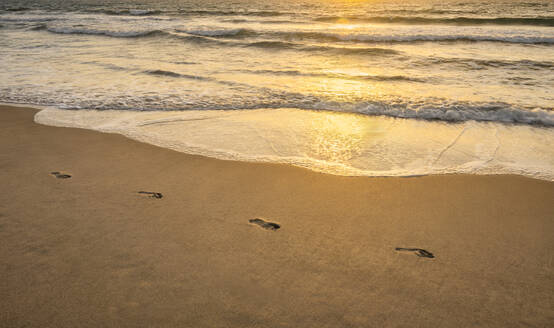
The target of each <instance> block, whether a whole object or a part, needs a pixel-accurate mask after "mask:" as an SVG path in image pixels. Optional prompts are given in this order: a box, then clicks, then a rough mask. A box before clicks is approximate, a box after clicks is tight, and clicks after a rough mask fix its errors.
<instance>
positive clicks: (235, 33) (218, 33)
mask: <svg viewBox="0 0 554 328" xmlns="http://www.w3.org/2000/svg"><path fill="white" fill-rule="evenodd" d="M178 31H179V32H183V33H187V34H191V35H197V36H209V37H214V38H217V37H225V38H233V37H235V38H244V37H247V36H258V37H264V36H266V37H272V38H277V39H281V40H287V41H289V40H314V41H319V42H341V41H342V42H344V41H354V42H375V43H377V42H390V43H410V42H426V41H427V42H430V41H449V42H464V41H465V42H478V41H489V42H506V43H523V44H552V43H554V38H553V37H541V36H524V35H521V36H517V35H516V36H505V35H499V36H495V35H470V34H468V35H441V34H416V35H412V34H410V35H380V34H360V33H328V32H312V31H276V32H274V31H254V30H251V29H245V28H239V29H214V30H178ZM262 42H267V43H266V44H267V45H268V46H269V45H270V44H271V43H269V42H275V41H273V40H272V41H262ZM277 42H278V41H277Z"/></svg>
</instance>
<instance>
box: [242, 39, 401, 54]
mask: <svg viewBox="0 0 554 328" xmlns="http://www.w3.org/2000/svg"><path fill="white" fill-rule="evenodd" d="M244 46H245V47H256V48H266V49H275V50H287V49H292V50H296V51H303V52H322V53H332V54H337V55H382V56H384V55H398V54H400V52H399V51H396V50H393V49H386V48H375V47H372V48H361V47H356V48H352V47H333V46H318V45H304V44H301V43H294V42H287V41H254V42H250V43H246V44H244Z"/></svg>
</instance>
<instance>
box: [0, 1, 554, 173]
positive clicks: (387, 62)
mask: <svg viewBox="0 0 554 328" xmlns="http://www.w3.org/2000/svg"><path fill="white" fill-rule="evenodd" d="M553 27H554V3H553V2H552V1H489V2H486V3H482V2H480V1H463V2H462V1H446V2H445V1H440V2H438V1H437V2H432V1H345V2H341V1H338V2H337V1H322V0H321V1H315V0H310V1H307V0H303V1H279V2H274V1H256V2H255V3H253V2H251V1H202V2H199V1H169V0H166V1H129V0H126V1H120V2H117V3H116V4H114V3H112V2H110V1H98V0H90V1H78V0H73V1H38V2H37V1H14V0H8V1H4V2H2V4H0V46H1V47H2V49H3V50H2V52H1V53H0V63H1V65H2V70H0V101H2V102H7V103H24V104H36V105H44V106H52V107H56V108H62V109H75V110H77V111H65V112H59V111H55V110H48V111H45V112H43V113H41V114H40V115H39V118H37V120H38V121H39V122H49V123H50V124H57V125H60V124H62V123H63V122H65V123H63V124H67V125H71V124H74V123H71V122H77V121H78V122H80V123H79V124H81V126H82V127H87V128H94V129H99V127H98V125H97V124H98V122H99V121H98V120H99V119H100V118H101V119H100V120H101V121H102V124H103V125H104V126H111V128H112V129H113V130H114V131H116V130H117V131H118V132H120V133H124V134H132V135H133V137H135V138H137V139H143V140H146V141H149V142H153V143H156V144H159V145H162V146H165V147H172V146H171V145H170V144H174V145H175V144H179V145H181V146H175V147H173V148H177V149H179V150H181V151H187V152H191V151H192V150H191V149H192V148H194V147H196V146H194V147H192V146H191V145H199V144H200V145H202V146H201V147H200V148H198V149H202V150H201V151H199V152H200V153H202V154H205V155H210V156H216V157H221V158H234V159H242V160H254V161H256V160H263V161H272V162H291V163H295V164H298V165H302V166H306V167H309V168H312V169H316V170H320V171H325V172H330V173H336V174H349V175H351V174H361V175H413V174H429V173H444V172H446V173H451V172H466V173H516V174H524V175H528V176H534V177H540V178H546V179H550V180H551V179H553V178H552V177H553V176H554V175H553V174H552V171H553V170H554V168H553V167H554V150H552V149H551V148H554V147H548V146H549V145H552V144H553V142H554V138H553V134H552V128H553V127H554V111H553V104H554V92H553V91H554V28H553ZM283 108H291V109H283ZM85 109H94V110H119V111H125V112H90V111H83V110H85ZM211 110H220V112H217V111H216V112H212V111H211ZM221 110H235V112H231V113H229V112H227V111H221ZM253 110H254V111H253ZM309 110H326V111H330V112H331V113H329V112H326V111H316V112H314V111H309ZM140 111H166V113H153V114H149V113H146V114H144V115H153V116H156V115H161V116H160V117H161V118H163V119H169V120H170V121H171V120H172V118H173V117H177V118H178V120H177V121H175V122H172V123H170V124H169V123H168V124H162V125H160V124H151V125H145V126H141V128H140V129H139V128H137V127H138V126H139V125H140V124H143V123H144V122H143V120H144V119H145V117H149V116H143V114H141V113H140ZM175 111H177V112H175ZM208 111H209V112H208ZM332 112H346V113H355V115H353V114H348V115H335V114H333V113H332ZM108 113H112V114H113V115H112V114H108ZM114 113H117V114H114ZM199 113H200V114H199ZM203 113H205V115H216V116H218V117H219V116H221V117H224V118H225V119H222V118H218V120H215V121H214V120H202V121H193V122H195V123H191V122H189V121H179V120H188V119H189V118H190V117H196V116H197V115H204V114H203ZM121 115H123V116H124V117H129V118H128V119H129V120H130V121H131V122H133V124H134V125H133V124H131V125H127V126H125V125H124V124H123V123H122V122H121V117H122V116H121ZM375 116H384V118H375ZM68 117H71V119H69V118H68ZM386 117H389V118H386ZM398 118H399V119H398ZM106 119H109V120H113V122H109V121H105V120H106ZM404 119H406V120H404ZM85 120H90V122H85ZM242 120H246V121H244V122H243V121H242ZM249 120H254V122H256V123H255V124H256V125H257V132H256V133H254V132H253V131H254V130H252V127H251V124H254V123H252V122H251V121H249ZM272 120H274V121H275V122H271V121H272ZM184 122H187V123H184ZM213 122H218V124H212V123H213ZM309 122H320V123H321V124H319V125H318V124H315V123H314V124H315V125H310V124H308V123H309ZM478 122H482V123H478ZM487 122H489V123H487ZM239 123H240V124H239ZM117 124H120V125H121V126H117ZM391 126H395V127H396V128H394V129H393V128H391ZM131 127H132V132H131V130H126V128H128V129H131ZM359 129H361V130H363V131H365V132H364V133H361V132H360V133H358V131H359ZM161 130H163V131H161ZM139 131H141V132H140V133H139ZM367 131H370V132H367ZM376 131H388V132H387V133H384V137H381V139H379V138H377V139H376V135H379V133H377V132H376ZM460 131H463V133H462V134H460V133H461V132H460ZM366 132H367V133H366ZM141 133H142V134H144V135H140V134H141ZM154 134H156V135H158V136H159V137H157V138H158V139H159V140H158V139H156V140H158V141H156V142H154V141H153V140H152V138H151V136H152V135H154ZM321 138H323V139H321ZM218 139H221V140H218ZM454 139H455V140H454ZM376 140H378V141H376ZM231 144H232V145H231ZM451 144H452V145H451ZM499 144H502V147H500V148H498V147H497V145H499ZM322 145H327V146H322ZM448 145H451V146H449V147H447V146H448ZM508 145H509V147H508ZM191 147H192V148H191ZM240 147H243V148H244V149H242V148H241V149H237V148H240ZM314 147H315V148H314ZM326 147H330V148H329V149H327V148H326ZM445 147H446V148H445ZM194 149H196V148H194ZM330 149H334V150H333V151H331V150H330ZM445 149H446V150H445ZM441 152H443V153H442V155H441V156H439V157H437V156H438V155H439V154H441ZM537 152H538V153H537ZM455 154H457V155H455ZM497 156H500V157H497ZM437 158H438V159H437Z"/></svg>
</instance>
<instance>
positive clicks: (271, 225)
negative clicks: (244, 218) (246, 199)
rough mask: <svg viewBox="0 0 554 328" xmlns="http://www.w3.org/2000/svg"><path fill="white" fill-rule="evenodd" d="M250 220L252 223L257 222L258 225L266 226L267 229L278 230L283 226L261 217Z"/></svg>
mask: <svg viewBox="0 0 554 328" xmlns="http://www.w3.org/2000/svg"><path fill="white" fill-rule="evenodd" d="M248 222H250V223H252V224H256V225H258V226H260V227H261V228H264V229H266V230H273V231H275V230H277V229H279V228H281V226H280V225H278V224H277V223H274V222H268V221H265V220H262V219H260V218H255V219H250V220H248Z"/></svg>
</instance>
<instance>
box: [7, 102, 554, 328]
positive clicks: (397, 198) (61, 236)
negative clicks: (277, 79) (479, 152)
mask: <svg viewBox="0 0 554 328" xmlns="http://www.w3.org/2000/svg"><path fill="white" fill-rule="evenodd" d="M36 112H37V110H34V109H29V108H15V107H9V106H1V107H0V145H1V146H0V150H1V151H0V184H1V186H2V192H1V193H0V277H1V279H0V295H1V297H0V326H1V327H23V326H25V327H116V326H121V327H130V326H134V327H139V326H140V327H147V326H148V327H318V328H321V327H549V326H550V327H551V326H552V325H554V270H553V269H554V266H553V264H554V263H553V257H554V252H553V251H554V238H553V236H554V207H553V204H554V183H552V182H548V181H541V180H533V179H529V178H524V177H520V176H469V175H467V176H464V175H449V176H426V177H413V178H367V177H342V176H333V175H326V174H321V173H316V172H312V171H309V170H306V169H302V168H298V167H292V166H286V165H278V164H260V163H246V162H233V161H222V160H216V159H210V158H204V157H200V156H192V155H187V154H184V153H178V152H175V151H171V150H167V149H163V148H158V147H155V146H151V145H148V144H144V143H139V142H136V141H133V140H130V139H127V138H125V137H123V136H120V135H114V134H103V133H98V132H94V131H89V130H82V129H72V128H57V127H49V126H43V125H38V124H35V123H34V122H33V116H34V114H35V113H36ZM51 172H60V173H61V174H68V175H71V177H70V178H67V179H59V178H56V177H55V176H54V175H52V174H51ZM139 191H148V192H159V193H161V194H162V195H163V197H162V198H154V197H150V195H148V194H140V193H138V192H139ZM255 218H261V219H263V220H265V221H268V222H274V223H277V224H278V225H279V226H280V228H279V229H277V230H270V229H264V228H263V227H261V226H259V225H256V224H252V223H251V222H249V220H252V219H255ZM397 247H403V248H421V249H424V250H427V251H428V252H431V253H432V254H433V255H434V258H428V257H421V256H418V254H417V252H414V251H397V250H395V248H397Z"/></svg>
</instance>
